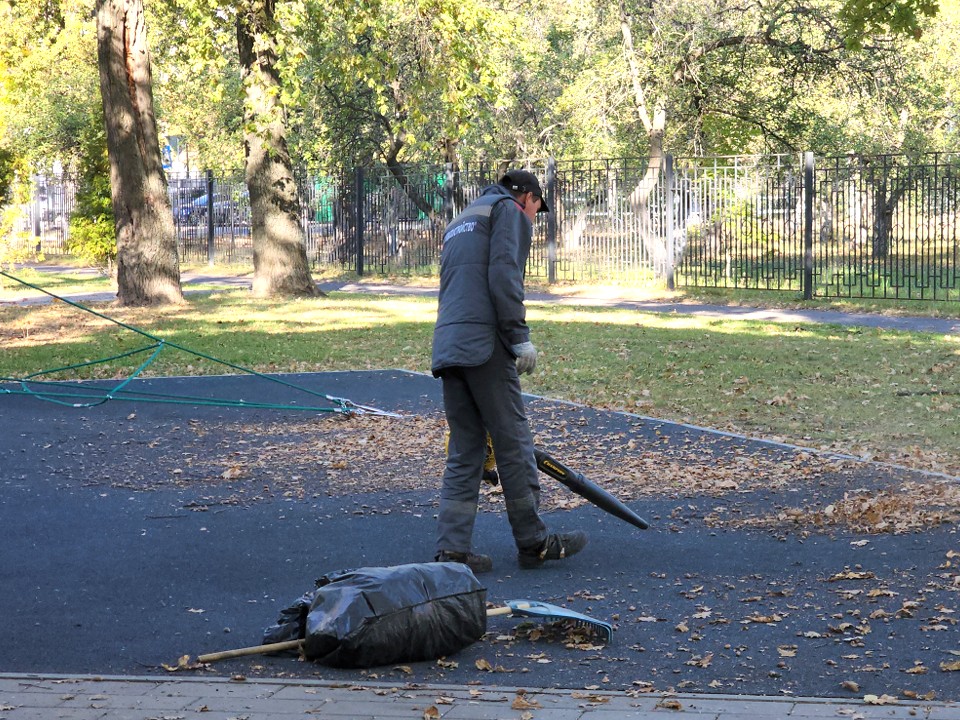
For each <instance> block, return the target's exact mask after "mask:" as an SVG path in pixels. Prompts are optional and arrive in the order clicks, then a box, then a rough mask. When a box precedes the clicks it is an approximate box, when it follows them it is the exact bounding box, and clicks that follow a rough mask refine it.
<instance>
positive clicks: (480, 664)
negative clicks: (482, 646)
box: [473, 658, 493, 672]
mask: <svg viewBox="0 0 960 720" xmlns="http://www.w3.org/2000/svg"><path fill="white" fill-rule="evenodd" d="M473 664H474V665H476V666H477V670H486V671H487V672H493V665H491V664H490V663H489V662H488V661H486V660H484V659H483V658H477V660H476V662H474V663H473Z"/></svg>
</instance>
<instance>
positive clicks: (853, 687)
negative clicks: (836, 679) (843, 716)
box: [840, 680, 860, 692]
mask: <svg viewBox="0 0 960 720" xmlns="http://www.w3.org/2000/svg"><path fill="white" fill-rule="evenodd" d="M840 687H842V688H843V689H844V690H849V691H850V692H860V683H857V682H854V681H853V680H844V681H843V682H842V683H840Z"/></svg>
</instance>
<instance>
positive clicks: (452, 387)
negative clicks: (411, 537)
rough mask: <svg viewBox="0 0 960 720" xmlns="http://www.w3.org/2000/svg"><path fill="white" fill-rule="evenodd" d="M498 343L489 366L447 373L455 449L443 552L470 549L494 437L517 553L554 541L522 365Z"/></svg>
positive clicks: (444, 503) (444, 501)
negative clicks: (543, 507) (545, 516)
mask: <svg viewBox="0 0 960 720" xmlns="http://www.w3.org/2000/svg"><path fill="white" fill-rule="evenodd" d="M495 344H496V348H495V349H494V352H493V356H492V357H491V358H490V359H489V360H488V361H487V362H486V363H484V364H483V365H478V366H476V367H455V368H447V369H445V370H444V371H443V373H442V375H441V378H442V381H443V407H444V411H445V412H446V415H447V424H448V425H449V428H450V447H449V449H448V451H447V467H446V470H445V471H444V473H443V488H442V490H441V491H440V514H439V520H438V528H437V552H440V551H441V550H448V551H452V552H464V553H465V552H470V550H471V545H472V539H473V526H474V522H475V520H476V516H477V503H478V500H479V497H480V482H481V476H482V474H483V460H484V457H485V456H486V443H487V433H488V432H489V433H490V437H491V438H492V440H493V450H494V454H495V455H496V458H497V472H498V473H499V474H500V484H501V485H502V486H503V496H504V500H505V501H506V508H507V519H508V520H509V522H510V529H511V530H512V531H513V539H514V541H515V542H516V545H517V548H529V547H534V546H539V545H541V544H542V543H543V541H544V540H545V539H546V537H547V528H546V526H545V525H544V523H543V520H542V519H541V518H540V514H539V507H540V483H539V480H538V477H537V462H536V459H535V458H534V454H533V435H532V433H531V432H530V425H529V423H528V422H527V415H526V412H525V411H524V407H523V397H522V395H521V394H520V378H519V377H518V376H517V367H516V361H515V360H514V358H513V356H512V355H510V353H509V352H508V351H507V349H506V348H505V347H503V345H502V343H500V342H499V341H498V342H496V343H495Z"/></svg>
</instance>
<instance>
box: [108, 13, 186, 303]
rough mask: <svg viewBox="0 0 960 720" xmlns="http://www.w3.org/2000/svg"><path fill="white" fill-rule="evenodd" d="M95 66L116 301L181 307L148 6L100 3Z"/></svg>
mask: <svg viewBox="0 0 960 720" xmlns="http://www.w3.org/2000/svg"><path fill="white" fill-rule="evenodd" d="M97 61H98V64H99V69H100V94H101V96H102V100H103V114H104V119H105V124H106V131H107V150H108V154H109V157H110V185H111V198H112V203H113V212H114V216H115V218H116V233H117V285H118V291H117V299H118V301H119V302H120V304H121V305H156V304H163V303H179V302H182V301H183V291H182V289H181V286H180V264H179V261H178V259H177V236H176V229H175V228H174V225H173V213H172V212H171V209H170V197H169V195H168V194H167V178H166V175H165V174H164V172H163V164H162V162H163V161H162V159H161V155H160V142H159V137H158V134H157V122H156V117H155V115H154V110H153V86H152V78H151V70H150V53H149V50H148V48H147V33H146V26H145V21H144V9H143V0H98V4H97Z"/></svg>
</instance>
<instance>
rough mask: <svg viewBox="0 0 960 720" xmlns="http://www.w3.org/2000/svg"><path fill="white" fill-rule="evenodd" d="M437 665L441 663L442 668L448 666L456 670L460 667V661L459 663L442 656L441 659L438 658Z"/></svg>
mask: <svg viewBox="0 0 960 720" xmlns="http://www.w3.org/2000/svg"><path fill="white" fill-rule="evenodd" d="M437 665H439V666H440V667H442V668H447V669H449V670H454V669H456V668H458V667H460V663H458V662H457V661H456V660H447V659H445V658H440V659H439V660H437Z"/></svg>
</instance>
